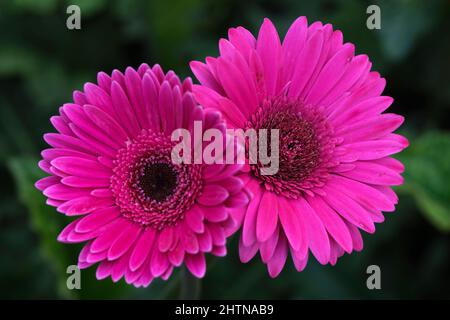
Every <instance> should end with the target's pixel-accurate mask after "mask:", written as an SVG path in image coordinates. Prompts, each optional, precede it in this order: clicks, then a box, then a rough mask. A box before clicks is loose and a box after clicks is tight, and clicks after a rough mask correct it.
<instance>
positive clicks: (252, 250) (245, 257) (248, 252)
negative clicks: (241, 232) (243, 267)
mask: <svg viewBox="0 0 450 320" xmlns="http://www.w3.org/2000/svg"><path fill="white" fill-rule="evenodd" d="M258 245H259V244H258V242H255V243H253V244H252V245H250V246H245V245H244V242H243V241H242V237H241V238H240V240H239V258H240V260H241V262H242V263H247V262H249V261H250V260H251V259H252V258H253V257H254V256H255V255H256V253H257V252H258V249H259V246H258Z"/></svg>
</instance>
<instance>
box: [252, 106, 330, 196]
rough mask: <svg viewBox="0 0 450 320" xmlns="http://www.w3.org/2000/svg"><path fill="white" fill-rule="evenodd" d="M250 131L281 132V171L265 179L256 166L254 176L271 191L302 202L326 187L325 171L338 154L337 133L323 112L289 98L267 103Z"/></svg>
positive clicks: (253, 122) (256, 114)
mask: <svg viewBox="0 0 450 320" xmlns="http://www.w3.org/2000/svg"><path fill="white" fill-rule="evenodd" d="M251 119H252V120H251V121H250V122H249V123H248V124H247V127H249V128H254V129H256V130H257V132H258V129H267V130H268V149H269V152H271V148H270V141H271V139H270V132H271V131H270V130H271V129H278V130H279V169H278V172H277V173H276V174H275V175H261V174H260V169H261V165H260V164H256V165H252V171H253V174H254V175H255V176H256V177H257V178H259V179H260V180H261V183H262V184H263V185H264V186H265V188H266V189H267V190H270V191H273V192H275V193H277V194H281V195H284V196H286V197H288V198H298V197H299V196H300V195H301V194H302V193H304V192H308V190H310V189H313V188H314V187H315V186H318V185H320V184H322V183H323V180H324V179H326V178H327V172H326V170H325V168H326V167H327V163H328V162H329V159H330V157H331V153H332V151H333V150H334V145H335V141H334V139H333V138H332V133H333V130H332V129H331V127H330V126H329V124H328V122H327V121H326V119H325V118H324V117H323V115H322V110H321V109H317V108H314V107H312V106H309V105H304V104H303V103H302V102H301V101H298V100H292V99H289V98H287V97H281V98H273V99H267V100H265V101H264V102H263V103H262V105H261V106H260V107H259V108H258V110H257V111H256V113H255V114H254V115H253V117H252V118H251Z"/></svg>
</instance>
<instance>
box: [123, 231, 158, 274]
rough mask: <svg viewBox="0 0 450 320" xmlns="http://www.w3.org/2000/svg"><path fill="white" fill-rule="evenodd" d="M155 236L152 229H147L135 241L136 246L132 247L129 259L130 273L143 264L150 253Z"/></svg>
mask: <svg viewBox="0 0 450 320" xmlns="http://www.w3.org/2000/svg"><path fill="white" fill-rule="evenodd" d="M155 235H156V232H155V231H154V230H153V229H151V228H149V229H147V230H145V231H144V232H143V233H142V234H141V236H140V238H139V239H138V240H137V241H136V245H135V246H134V249H133V253H132V254H131V257H130V264H129V267H130V269H131V271H136V270H137V269H139V268H140V267H141V266H142V265H143V264H144V261H145V260H146V259H147V257H148V255H149V254H150V253H151V249H152V247H153V243H154V239H155Z"/></svg>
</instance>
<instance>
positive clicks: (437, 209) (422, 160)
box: [399, 132, 450, 231]
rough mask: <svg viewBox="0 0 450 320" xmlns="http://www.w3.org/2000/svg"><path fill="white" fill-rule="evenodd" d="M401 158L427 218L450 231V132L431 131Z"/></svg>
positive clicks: (409, 187) (409, 188)
mask: <svg viewBox="0 0 450 320" xmlns="http://www.w3.org/2000/svg"><path fill="white" fill-rule="evenodd" d="M410 142H411V146H410V147H409V148H408V149H407V150H406V151H405V152H403V153H402V154H400V155H399V158H400V159H401V160H402V161H403V163H404V164H405V168H406V170H405V184H404V186H403V187H402V188H401V190H404V191H408V192H410V193H411V194H412V195H413V196H414V198H415V200H416V202H417V204H418V206H419V207H420V209H421V210H422V211H423V212H424V214H425V215H426V217H427V218H428V219H429V220H430V221H431V222H432V223H433V224H434V225H435V226H436V227H437V228H439V229H440V230H443V231H450V184H449V181H450V161H449V159H450V133H448V132H430V133H427V134H425V135H423V136H421V137H419V138H417V139H415V140H414V139H413V141H410Z"/></svg>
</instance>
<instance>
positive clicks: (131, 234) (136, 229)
mask: <svg viewBox="0 0 450 320" xmlns="http://www.w3.org/2000/svg"><path fill="white" fill-rule="evenodd" d="M140 232H141V227H140V226H139V225H137V224H134V223H130V224H129V225H128V227H127V228H126V229H124V230H123V232H122V233H121V234H120V235H119V236H118V237H117V239H116V240H115V241H114V242H113V243H112V245H111V247H110V248H109V251H108V260H115V259H117V258H119V257H121V256H122V255H123V254H125V253H126V252H127V251H128V249H130V247H131V245H132V244H133V243H134V241H135V240H136V239H137V238H138V237H139V234H140Z"/></svg>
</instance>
